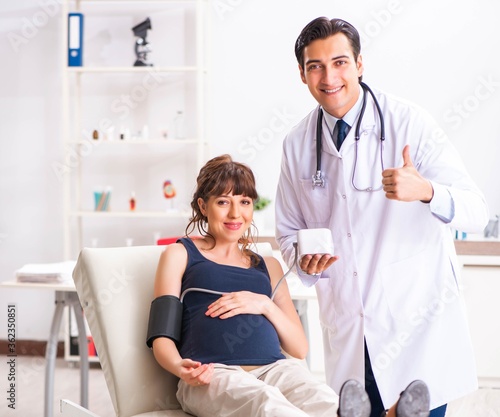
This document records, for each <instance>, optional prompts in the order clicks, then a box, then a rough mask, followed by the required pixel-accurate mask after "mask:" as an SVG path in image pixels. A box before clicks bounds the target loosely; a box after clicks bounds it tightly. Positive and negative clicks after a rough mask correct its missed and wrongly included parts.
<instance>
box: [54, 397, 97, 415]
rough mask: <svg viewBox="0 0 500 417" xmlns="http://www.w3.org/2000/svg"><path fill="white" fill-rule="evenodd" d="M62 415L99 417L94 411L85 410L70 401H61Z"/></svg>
mask: <svg viewBox="0 0 500 417" xmlns="http://www.w3.org/2000/svg"><path fill="white" fill-rule="evenodd" d="M61 415H62V416H64V417H99V416H98V415H97V414H94V413H93V412H92V411H90V410H87V409H86V408H83V407H82V406H81V405H78V404H76V403H74V402H73V401H70V400H64V399H63V400H61Z"/></svg>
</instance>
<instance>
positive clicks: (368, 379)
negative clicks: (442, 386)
mask: <svg viewBox="0 0 500 417" xmlns="http://www.w3.org/2000/svg"><path fill="white" fill-rule="evenodd" d="M424 382H425V381H424ZM405 388H406V387H401V391H403V390H404V389H405ZM365 390H366V393H367V394H368V397H369V398H370V403H371V405H372V412H371V414H370V417H380V416H381V415H382V412H383V411H384V410H385V409H384V404H383V403H382V398H380V393H379V391H378V387H377V382H376V381H375V376H374V375H373V370H372V364H371V362H370V356H369V355H368V349H367V348H366V343H365ZM445 414H446V404H445V405H442V406H441V407H438V408H435V409H434V410H432V411H431V413H430V414H429V417H444V416H445Z"/></svg>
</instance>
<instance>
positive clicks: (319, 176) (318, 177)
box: [312, 81, 385, 192]
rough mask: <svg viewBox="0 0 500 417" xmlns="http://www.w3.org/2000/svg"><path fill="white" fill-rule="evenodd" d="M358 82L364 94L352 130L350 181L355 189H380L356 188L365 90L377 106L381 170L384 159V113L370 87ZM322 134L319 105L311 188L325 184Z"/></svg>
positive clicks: (321, 118) (378, 189) (321, 114)
mask: <svg viewBox="0 0 500 417" xmlns="http://www.w3.org/2000/svg"><path fill="white" fill-rule="evenodd" d="M359 84H360V85H361V88H363V91H364V94H363V104H362V106H361V111H360V113H359V118H358V123H357V124H356V130H355V131H354V133H355V135H354V143H355V144H356V151H355V157H354V166H353V169H352V178H351V183H352V186H353V187H354V189H355V190H357V191H367V192H373V191H380V190H381V189H382V187H383V185H381V186H380V187H378V188H373V187H367V188H358V187H357V186H356V184H355V177H356V165H357V162H358V142H359V129H360V126H361V121H362V120H363V116H364V115H365V108H366V93H367V92H368V93H370V95H371V96H372V98H373V102H374V103H375V106H376V107H377V112H378V116H379V119H380V164H381V166H382V171H383V170H384V159H383V156H382V150H383V144H384V141H385V125H384V115H383V114H382V109H381V108H380V105H379V103H378V101H377V99H376V97H375V94H374V93H373V91H372V90H371V88H370V87H368V86H367V85H366V84H365V83H364V82H361V81H360V82H359ZM322 134H323V110H322V109H321V107H320V108H319V110H318V120H317V123H316V174H314V175H313V177H312V186H313V189H314V188H316V187H324V186H325V178H324V177H323V173H322V172H321V151H322V144H321V136H322Z"/></svg>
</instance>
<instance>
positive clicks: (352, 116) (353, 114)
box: [323, 85, 365, 135]
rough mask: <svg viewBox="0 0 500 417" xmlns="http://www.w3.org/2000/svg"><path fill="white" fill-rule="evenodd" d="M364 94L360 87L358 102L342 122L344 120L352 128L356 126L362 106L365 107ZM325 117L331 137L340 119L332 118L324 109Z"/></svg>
mask: <svg viewBox="0 0 500 417" xmlns="http://www.w3.org/2000/svg"><path fill="white" fill-rule="evenodd" d="M364 94H365V92H364V91H363V88H361V85H360V86H359V96H358V100H357V101H356V103H355V104H354V106H352V107H351V109H350V110H349V111H348V112H347V113H346V114H345V116H344V117H343V118H342V120H344V122H346V123H347V124H348V125H349V126H350V127H352V126H353V125H354V123H355V122H356V119H357V118H358V116H359V113H360V111H361V106H362V105H363V95H364ZM323 116H324V118H325V123H326V125H327V126H328V131H329V132H330V135H333V129H334V128H335V125H336V123H337V121H338V120H339V119H337V118H336V117H335V116H332V115H331V114H330V113H328V112H327V111H326V110H325V109H324V108H323Z"/></svg>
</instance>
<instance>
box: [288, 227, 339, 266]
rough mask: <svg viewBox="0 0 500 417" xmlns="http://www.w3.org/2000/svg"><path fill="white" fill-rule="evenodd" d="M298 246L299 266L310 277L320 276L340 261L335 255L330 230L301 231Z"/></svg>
mask: <svg viewBox="0 0 500 417" xmlns="http://www.w3.org/2000/svg"><path fill="white" fill-rule="evenodd" d="M297 246H298V248H296V249H295V250H296V251H297V254H296V257H298V264H297V265H298V267H299V268H300V269H301V270H302V271H304V272H305V273H307V274H309V275H320V274H321V272H323V271H324V270H326V269H328V268H329V267H330V266H331V265H332V264H333V263H334V262H335V261H337V260H338V259H339V257H338V256H335V255H334V247H333V239H332V232H331V231H330V230H329V229H325V228H320V229H302V230H299V231H298V232H297ZM294 263H295V262H294Z"/></svg>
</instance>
